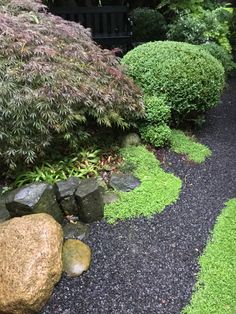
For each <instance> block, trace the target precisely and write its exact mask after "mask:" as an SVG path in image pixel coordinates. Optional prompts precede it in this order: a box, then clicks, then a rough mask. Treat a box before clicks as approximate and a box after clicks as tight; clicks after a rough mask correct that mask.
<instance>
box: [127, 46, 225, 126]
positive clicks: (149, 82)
mask: <svg viewBox="0 0 236 314" xmlns="http://www.w3.org/2000/svg"><path fill="white" fill-rule="evenodd" d="M122 63H123V64H124V65H126V67H127V73H128V74H129V75H130V76H131V77H133V78H134V80H135V81H136V83H137V84H138V85H139V86H140V87H141V88H142V89H143V91H144V93H145V94H146V95H150V96H157V97H160V96H164V97H166V101H167V104H168V105H169V106H170V107H171V111H172V119H173V120H180V119H182V120H183V119H184V118H186V117H187V116H188V115H189V114H190V113H193V112H194V113H195V112H196V113H202V112H204V111H206V110H207V109H209V108H211V107H213V106H215V105H216V103H217V102H218V101H219V98H220V95H221V93H222V91H223V88H224V83H225V76H224V69H223V66H222V65H221V64H220V62H219V61H218V60H216V59H215V58H214V57H212V56H211V55H210V54H209V53H207V52H205V51H204V50H203V49H202V48H199V47H197V46H195V45H191V44H187V43H179V42H170V41H165V42H161V41H158V42H152V43H146V44H143V45H140V46H138V47H136V48H135V49H133V50H132V51H130V52H128V53H127V54H126V55H125V56H124V58H123V60H122Z"/></svg>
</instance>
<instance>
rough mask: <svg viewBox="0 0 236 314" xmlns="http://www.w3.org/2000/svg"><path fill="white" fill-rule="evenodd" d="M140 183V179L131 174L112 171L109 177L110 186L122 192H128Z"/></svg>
mask: <svg viewBox="0 0 236 314" xmlns="http://www.w3.org/2000/svg"><path fill="white" fill-rule="evenodd" d="M140 184H141V181H140V180H139V179H138V178H136V177H135V176H133V175H132V174H123V173H113V174H112V176H111V179H110V186H111V187H112V188H113V189H115V190H118V191H122V192H130V191H132V190H134V189H135V188H137V187H138V186H139V185H140Z"/></svg>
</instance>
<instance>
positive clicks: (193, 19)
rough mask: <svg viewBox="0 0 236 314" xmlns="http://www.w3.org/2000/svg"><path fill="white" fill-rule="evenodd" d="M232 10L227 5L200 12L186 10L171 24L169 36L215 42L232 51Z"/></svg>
mask: <svg viewBox="0 0 236 314" xmlns="http://www.w3.org/2000/svg"><path fill="white" fill-rule="evenodd" d="M231 17H232V12H231V10H229V9H228V8H226V7H223V6H222V7H217V8H216V9H215V10H201V11H200V12H198V13H191V12H189V11H184V12H181V13H180V14H179V16H178V17H177V19H176V20H175V21H174V22H173V23H172V24H171V25H170V26H169V31H168V32H167V38H168V39H169V40H175V41H183V42H188V43H191V44H203V43H206V42H209V41H212V42H215V43H217V44H219V45H220V46H222V47H224V48H225V49H226V50H227V51H228V52H231V45H230V42H229V38H230V20H231Z"/></svg>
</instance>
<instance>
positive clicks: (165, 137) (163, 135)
mask: <svg viewBox="0 0 236 314" xmlns="http://www.w3.org/2000/svg"><path fill="white" fill-rule="evenodd" d="M139 131H140V135H141V138H142V139H143V140H144V141H146V142H148V143H150V144H152V145H154V146H155V147H162V146H164V145H165V144H166V143H168V142H169V141H170V137H171V129H170V128H169V126H168V125H167V124H165V123H163V124H160V125H151V124H148V125H145V126H142V127H140V129H139Z"/></svg>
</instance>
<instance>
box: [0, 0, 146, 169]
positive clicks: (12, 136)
mask: <svg viewBox="0 0 236 314" xmlns="http://www.w3.org/2000/svg"><path fill="white" fill-rule="evenodd" d="M0 4H1V7H0V25H1V33H2V36H1V38H0V48H1V49H0V60H1V62H0V81H1V89H0V112H1V114H0V125H1V127H0V147H1V149H0V162H1V164H6V165H7V167H8V169H9V167H11V168H16V167H17V166H18V165H23V164H29V163H33V162H35V160H37V159H38V158H43V156H44V154H45V151H46V149H47V148H48V147H50V146H51V145H53V149H54V152H56V151H57V149H59V148H60V147H63V148H65V149H69V148H70V150H71V152H74V153H76V152H78V150H79V149H80V148H81V146H80V145H81V142H82V141H83V139H84V138H85V137H86V135H87V133H88V132H89V129H88V125H89V123H90V122H91V123H93V125H94V124H96V126H99V125H103V126H106V127H113V126H118V127H121V128H126V127H129V126H130V125H133V124H134V123H135V120H137V119H138V118H140V117H142V115H143V112H144V110H143V103H142V97H141V94H140V91H139V89H138V88H137V87H136V86H135V84H134V82H133V80H131V79H130V78H129V77H127V76H126V75H124V73H123V72H122V69H121V67H120V65H119V61H118V60H117V59H116V57H115V56H114V54H113V53H112V52H110V51H108V50H102V49H101V48H100V47H99V46H97V45H96V44H95V43H94V42H93V41H92V39H91V34H90V32H89V31H88V30H86V29H84V27H82V26H81V25H80V24H78V23H74V22H68V21H64V20H63V19H62V18H60V17H56V16H53V15H51V14H47V12H46V7H45V6H44V5H43V4H42V2H41V1H40V0H34V1H33V0H32V1H21V0H14V1H9V0H1V1H0ZM3 34H4V35H3Z"/></svg>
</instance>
